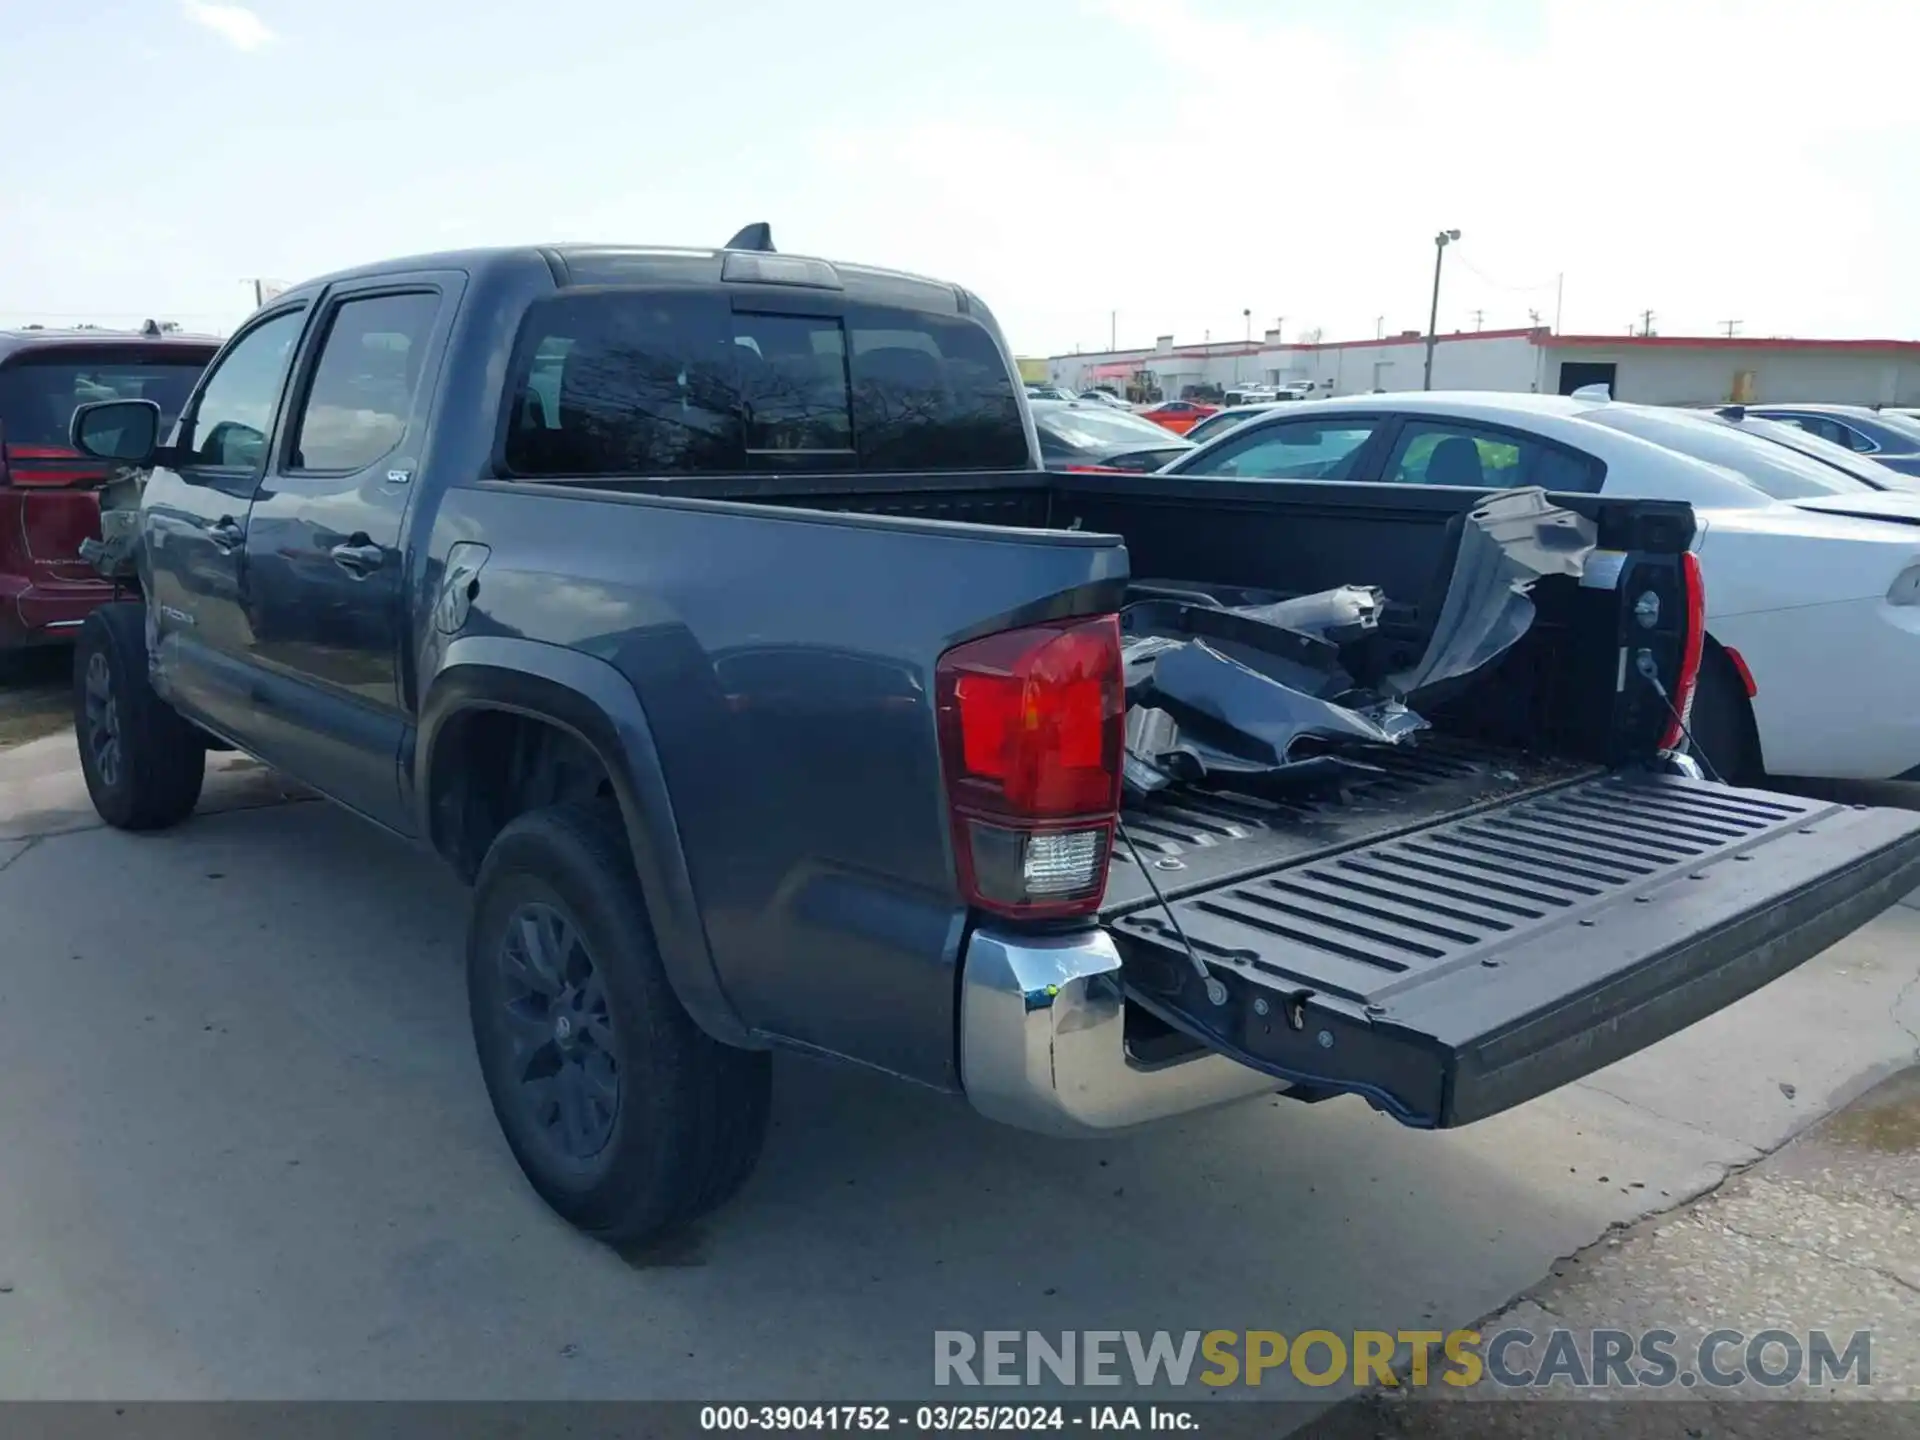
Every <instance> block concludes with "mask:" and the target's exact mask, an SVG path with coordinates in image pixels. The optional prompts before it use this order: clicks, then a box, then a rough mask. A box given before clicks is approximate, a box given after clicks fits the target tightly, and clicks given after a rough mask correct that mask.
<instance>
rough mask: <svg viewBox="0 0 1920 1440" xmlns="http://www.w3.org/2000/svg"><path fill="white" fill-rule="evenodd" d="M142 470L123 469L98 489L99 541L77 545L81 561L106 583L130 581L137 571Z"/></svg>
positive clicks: (144, 485)
mask: <svg viewBox="0 0 1920 1440" xmlns="http://www.w3.org/2000/svg"><path fill="white" fill-rule="evenodd" d="M151 473H152V472H151V471H149V470H144V469H122V470H119V471H117V472H115V473H114V475H113V476H112V477H111V478H110V479H108V481H107V482H106V484H104V485H102V486H101V487H100V538H99V539H97V540H96V539H93V538H91V537H90V538H88V539H85V540H82V541H81V542H80V558H81V559H82V560H84V561H86V562H87V563H88V564H89V565H91V566H92V567H93V568H94V569H95V570H96V571H97V572H99V574H100V575H102V576H103V577H104V578H106V579H108V580H131V579H133V578H134V577H135V574H136V573H137V571H138V568H139V567H138V564H137V554H136V552H137V550H138V547H139V544H140V496H141V494H142V492H143V491H145V490H146V488H147V476H148V475H150V474H151Z"/></svg>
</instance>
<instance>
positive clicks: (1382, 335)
mask: <svg viewBox="0 0 1920 1440" xmlns="http://www.w3.org/2000/svg"><path fill="white" fill-rule="evenodd" d="M1386 337H1387V317H1386V316H1384V315H1376V316H1374V317H1373V338H1374V339H1376V340H1384V339H1386Z"/></svg>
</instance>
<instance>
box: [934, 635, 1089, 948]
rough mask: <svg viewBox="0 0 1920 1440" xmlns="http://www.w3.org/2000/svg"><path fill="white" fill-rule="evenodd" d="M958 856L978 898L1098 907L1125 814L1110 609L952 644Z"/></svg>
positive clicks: (950, 766)
mask: <svg viewBox="0 0 1920 1440" xmlns="http://www.w3.org/2000/svg"><path fill="white" fill-rule="evenodd" d="M935 689H936V695H937V702H936V703H937V706H938V713H939V726H940V753H941V760H942V764H943V767H944V770H945V774H946V782H947V801H948V804H949V805H950V806H951V807H952V813H953V843H954V856H955V860H956V862H957V864H958V867H959V871H960V885H961V890H962V892H963V893H964V894H965V896H966V898H967V901H968V903H969V904H973V905H977V906H979V907H980V908H982V909H984V910H991V911H993V912H995V913H997V914H1001V915H1012V916H1022V917H1043V916H1061V915H1080V914H1085V913H1087V912H1089V911H1091V910H1095V909H1097V908H1098V907H1099V904H1100V898H1101V896H1102V894H1104V893H1105V890H1106V881H1107V856H1108V853H1109V852H1110V851H1111V849H1112V845H1113V828H1114V821H1115V819H1116V817H1117V815H1118V813H1119V809H1120V762H1121V748H1122V746H1123V745H1124V743H1125V719H1126V693H1125V682H1124V680H1123V677H1122V671H1121V664H1120V621H1119V617H1118V616H1114V615H1103V616H1100V617H1098V618H1097V619H1092V620H1069V621H1058V622H1052V623H1049V624H1045V625H1033V626H1029V627H1027V628H1024V629H1020V630H1008V631H1004V632H1002V633H1001V634H998V635H988V636H986V637H984V638H983V639H979V640H973V641H969V642H968V643H967V644H965V645H958V646H955V647H954V648H953V649H952V650H949V651H948V652H947V653H946V654H945V655H943V656H941V657H940V662H939V664H938V666H937V667H936V668H935Z"/></svg>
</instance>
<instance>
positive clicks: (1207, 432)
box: [1187, 400, 1282, 445]
mask: <svg viewBox="0 0 1920 1440" xmlns="http://www.w3.org/2000/svg"><path fill="white" fill-rule="evenodd" d="M1281 403H1282V402H1280V401H1277V400H1270V401H1268V402H1267V403H1265V404H1263V405H1229V406H1228V407H1227V408H1226V409H1224V410H1216V411H1214V412H1213V414H1211V415H1209V416H1207V418H1206V419H1204V420H1201V421H1199V422H1197V423H1196V424H1195V425H1193V426H1192V427H1191V428H1190V429H1189V430H1188V431H1187V439H1189V440H1191V441H1193V443H1194V444H1196V445H1204V444H1205V443H1206V442H1207V441H1209V440H1213V439H1216V438H1217V437H1219V436H1221V435H1224V434H1226V432H1227V431H1229V430H1231V429H1233V427H1234V426H1236V425H1239V424H1241V423H1242V422H1244V421H1247V420H1251V419H1253V418H1254V417H1255V416H1256V415H1266V414H1269V413H1271V412H1272V411H1274V410H1277V409H1279V408H1280V405H1281Z"/></svg>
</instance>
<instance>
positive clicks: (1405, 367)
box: [1047, 329, 1920, 405]
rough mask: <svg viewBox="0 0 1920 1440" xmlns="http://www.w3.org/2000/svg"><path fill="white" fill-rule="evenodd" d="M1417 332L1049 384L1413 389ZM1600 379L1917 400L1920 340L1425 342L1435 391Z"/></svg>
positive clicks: (1712, 390) (1074, 370) (1645, 385)
mask: <svg viewBox="0 0 1920 1440" xmlns="http://www.w3.org/2000/svg"><path fill="white" fill-rule="evenodd" d="M1425 363H1426V337H1425V336H1424V335H1422V334H1420V333H1418V332H1410V333H1404V334H1401V335H1398V336H1394V337H1392V338H1388V339H1379V340H1341V341H1333V342H1330V343H1324V344H1312V345H1302V344H1282V343H1280V340H1279V337H1278V335H1277V334H1275V333H1274V332H1272V331H1269V332H1268V333H1267V335H1266V337H1265V338H1264V339H1263V340H1260V341H1257V342H1254V343H1252V344H1240V343H1237V342H1236V343H1233V344H1217V343H1216V344H1211V345H1175V344H1174V343H1173V337H1172V336H1171V335H1166V336H1162V337H1161V338H1160V340H1159V341H1158V343H1156V344H1155V345H1154V346H1153V347H1152V348H1151V349H1147V350H1118V351H1109V352H1104V353H1099V354H1075V355H1055V356H1052V357H1050V358H1049V360H1048V361H1047V366H1048V370H1049V372H1050V374H1051V376H1052V379H1053V381H1054V383H1055V384H1058V385H1064V386H1066V387H1067V388H1069V389H1075V390H1083V389H1086V388H1088V387H1090V386H1092V385H1096V384H1109V385H1113V386H1115V388H1124V387H1126V386H1129V385H1139V384H1141V383H1142V382H1141V379H1140V377H1142V376H1147V377H1150V378H1149V379H1147V380H1146V381H1145V384H1146V385H1147V386H1148V387H1150V388H1154V389H1158V390H1159V391H1160V392H1161V393H1162V395H1164V396H1165V397H1166V398H1168V399H1175V398H1179V397H1180V396H1181V395H1182V394H1183V392H1185V391H1187V390H1188V389H1190V388H1192V387H1195V386H1204V385H1218V386H1220V387H1222V388H1227V387H1230V386H1233V385H1235V384H1254V383H1263V384H1268V385H1283V384H1286V383H1288V382H1290V381H1291V382H1306V383H1309V384H1311V385H1312V386H1313V387H1314V393H1315V394H1317V395H1363V394H1367V393H1369V392H1372V391H1382V390H1418V389H1421V388H1422V375H1423V369H1424V366H1425ZM1594 384H1605V385H1608V386H1610V387H1611V388H1612V393H1613V397H1614V398H1615V399H1616V400H1638V401H1643V402H1647V403H1652V404H1662V405H1694V404H1711V403H1725V402H1728V401H1737V402H1747V403H1761V402H1766V401H1774V402H1785V401H1807V402H1814V401H1827V402H1834V403H1844V404H1857V405H1920V341H1913V340H1761V339H1746V338H1744V337H1736V338H1733V339H1727V338H1722V337H1697V336H1677V335H1675V336H1668V335H1631V336H1627V335H1556V334H1554V333H1553V332H1552V331H1550V330H1546V329H1538V330H1486V331H1475V332H1471V333H1463V334H1455V335H1442V336H1441V337H1439V339H1438V340H1437V341H1436V342H1435V344H1434V353H1433V384H1432V387H1431V388H1433V389H1435V390H1531V391H1538V392H1541V393H1545V394H1562V395H1566V394H1571V393H1572V392H1573V391H1574V390H1576V389H1578V388H1579V387H1580V386H1582V385H1594Z"/></svg>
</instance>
